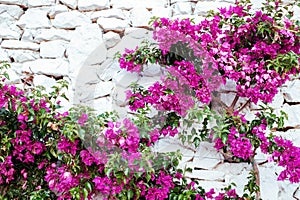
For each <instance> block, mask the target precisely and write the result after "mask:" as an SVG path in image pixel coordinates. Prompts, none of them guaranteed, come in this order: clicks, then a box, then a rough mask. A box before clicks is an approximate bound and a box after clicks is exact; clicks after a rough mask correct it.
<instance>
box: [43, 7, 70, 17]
mask: <svg viewBox="0 0 300 200" xmlns="http://www.w3.org/2000/svg"><path fill="white" fill-rule="evenodd" d="M63 12H68V7H67V6H65V5H55V6H53V7H52V8H51V9H50V10H49V12H48V16H49V17H50V18H51V19H54V18H55V16H56V15H57V14H59V13H63Z"/></svg>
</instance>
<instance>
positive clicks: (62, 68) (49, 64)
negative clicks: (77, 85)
mask: <svg viewBox="0 0 300 200" xmlns="http://www.w3.org/2000/svg"><path fill="white" fill-rule="evenodd" d="M68 67H69V63H68V62H67V61H65V60H64V59H61V58H58V59H37V60H34V61H30V62H26V63H24V64H23V66H22V71H26V72H30V71H31V72H33V73H35V74H44V75H48V76H56V77H58V76H66V75H68Z"/></svg>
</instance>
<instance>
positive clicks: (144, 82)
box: [137, 77, 160, 88]
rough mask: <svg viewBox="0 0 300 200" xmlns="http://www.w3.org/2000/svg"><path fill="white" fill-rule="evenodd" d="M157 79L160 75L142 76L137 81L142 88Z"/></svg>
mask: <svg viewBox="0 0 300 200" xmlns="http://www.w3.org/2000/svg"><path fill="white" fill-rule="evenodd" d="M159 80H160V77H142V78H141V79H140V80H139V81H138V82H137V83H138V84H139V85H140V86H142V87H144V88H148V87H150V86H151V85H153V84H154V83H155V82H157V81H159Z"/></svg>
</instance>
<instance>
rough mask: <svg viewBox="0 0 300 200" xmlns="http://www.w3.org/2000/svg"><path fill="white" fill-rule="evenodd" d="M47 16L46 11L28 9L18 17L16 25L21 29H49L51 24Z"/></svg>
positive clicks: (42, 9) (43, 9)
mask: <svg viewBox="0 0 300 200" xmlns="http://www.w3.org/2000/svg"><path fill="white" fill-rule="evenodd" d="M47 14H48V9H45V8H30V9H28V10H26V12H25V14H24V15H22V16H21V17H20V19H19V21H18V22H17V25H18V26H20V27H22V28H33V29H35V28H50V27H51V23H50V20H49V19H48V17H47Z"/></svg>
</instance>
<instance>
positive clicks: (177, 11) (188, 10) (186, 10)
mask: <svg viewBox="0 0 300 200" xmlns="http://www.w3.org/2000/svg"><path fill="white" fill-rule="evenodd" d="M192 8H193V4H192V3H190V2H179V3H176V4H175V6H174V15H186V14H187V15H190V14H192V12H193V10H192Z"/></svg>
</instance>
